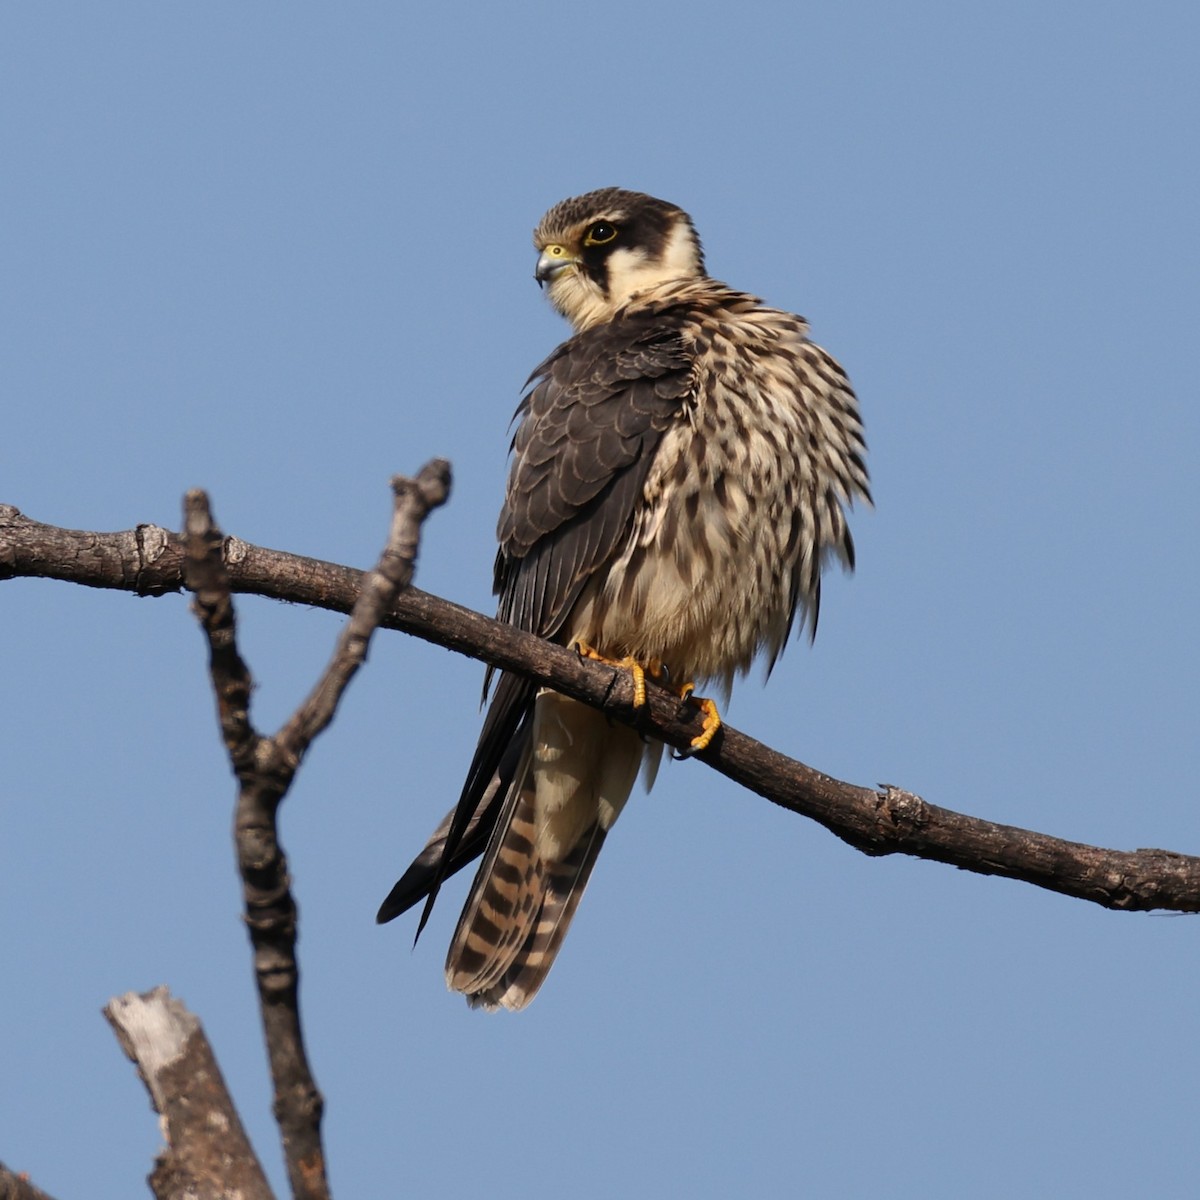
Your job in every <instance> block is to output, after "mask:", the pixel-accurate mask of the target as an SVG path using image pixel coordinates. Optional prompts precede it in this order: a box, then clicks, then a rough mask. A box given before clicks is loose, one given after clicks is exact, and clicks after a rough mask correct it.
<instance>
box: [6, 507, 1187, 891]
mask: <svg viewBox="0 0 1200 1200" xmlns="http://www.w3.org/2000/svg"><path fill="white" fill-rule="evenodd" d="M223 554H224V561H225V566H226V570H227V572H228V574H229V580H230V587H231V588H232V589H233V591H235V592H247V593H251V594H254V595H260V596H269V597H273V598H274V599H278V600H289V601H292V602H295V603H300V604H308V605H312V606H314V607H318V608H327V609H331V610H334V611H337V612H349V611H350V608H351V607H352V605H353V603H354V600H355V598H356V597H357V596H358V593H359V588H360V580H361V573H360V572H358V571H355V570H352V569H351V568H349V567H343V566H338V565H336V564H333V563H327V562H321V561H319V560H317V559H310V558H301V557H299V556H296V555H290V554H286V553H283V552H282V551H278V550H268V549H264V548H263V547H259V546H253V545H250V544H248V543H246V542H243V541H240V540H239V539H237V538H227V539H226V540H225V543H224V546H223ZM182 559H183V548H182V543H181V541H180V539H179V537H178V535H176V534H173V533H170V532H168V531H167V530H165V529H161V528H159V527H157V526H151V525H140V526H138V527H137V529H134V530H129V531H126V532H123V533H109V534H101V533H85V532H80V531H76V530H67V529H59V528H57V527H54V526H48V525H40V524H38V523H37V522H35V521H31V520H29V519H28V518H27V517H24V516H22V515H21V514H20V513H19V512H18V511H17V510H16V509H14V508H6V507H4V506H0V579H3V578H5V577H6V576H7V577H15V576H31V577H41V578H52V579H62V580H67V581H70V582H73V583H80V584H85V585H87V586H91V587H107V588H119V589H122V590H124V591H131V592H135V593H137V594H139V595H162V594H164V593H167V592H174V591H179V590H180V589H181V587H182V578H183V576H182ZM382 624H383V625H384V626H386V627H389V628H393V629H400V630H403V631H404V632H405V633H409V634H413V635H414V636H416V637H420V638H424V639H425V640H427V641H431V642H434V643H435V644H437V645H440V646H444V647H446V648H448V649H451V650H455V651H457V652H458V653H460V654H466V655H469V656H470V657H472V658H478V659H481V660H483V661H485V662H489V663H491V664H493V665H494V666H498V667H501V668H503V669H504V670H511V671H516V672H518V673H520V674H523V675H525V676H527V677H529V678H531V679H536V680H537V681H538V682H540V683H544V684H546V685H547V686H549V687H553V688H555V689H556V690H558V691H560V692H563V693H565V694H566V695H569V696H573V697H574V698H575V699H577V700H582V701H584V702H585V703H587V704H591V705H593V706H594V707H596V708H600V709H603V710H604V711H605V712H607V713H609V714H611V715H612V716H613V718H614V719H616V720H623V721H626V722H629V723H635V724H639V726H640V727H641V728H644V729H645V730H646V731H647V732H650V733H653V734H654V736H656V737H659V738H661V739H662V740H663V741H665V742H667V743H668V744H669V745H671V746H675V747H679V748H682V747H684V746H686V745H687V744H688V743H689V741H690V740H691V738H692V737H694V736H695V735H696V734H697V733H698V732H699V730H700V720H699V717H698V716H697V715H696V714H695V711H694V710H693V709H692V708H691V707H690V706H688V705H683V706H680V704H679V701H678V700H677V699H676V698H675V697H674V696H672V695H671V693H669V692H666V691H664V690H662V689H659V688H655V687H653V686H651V687H650V688H648V692H649V698H650V703H649V711H648V712H647V713H646V715H645V716H644V717H643V718H642V719H641V721H640V723H639V722H638V721H636V720H635V718H634V716H633V714H632V711H631V700H632V688H631V686H630V684H629V682H628V679H627V678H626V677H625V675H624V673H615V672H614V671H613V670H612V669H611V668H609V667H605V666H603V665H601V664H598V663H593V662H588V661H585V660H581V659H580V658H579V657H578V656H577V655H575V654H574V653H572V652H571V651H570V650H566V649H563V648H562V647H560V646H554V645H551V644H550V643H548V642H543V641H541V640H539V639H538V638H535V637H532V636H531V635H529V634H525V633H522V632H520V631H519V630H516V629H513V628H512V627H510V626H507V625H503V624H500V623H499V622H496V621H493V620H490V619H489V618H487V617H484V616H482V615H480V614H479V613H475V612H472V611H470V610H469V609H465V608H462V607H460V606H459V605H456V604H452V603H450V602H449V601H447V600H441V599H439V598H438V597H436V596H430V595H428V594H426V593H423V592H420V591H418V590H417V589H415V588H410V589H409V590H408V591H406V592H405V593H404V594H403V595H401V596H400V597H399V598H398V599H397V601H396V603H395V604H394V605H393V607H392V610H391V613H390V615H389V616H388V617H387V618H386V619H385V620H384V621H383V622H382ZM698 757H699V758H700V759H701V760H702V761H703V762H706V763H707V764H708V765H709V766H711V767H713V768H714V769H715V770H717V771H720V772H721V773H722V774H724V775H726V776H728V777H729V778H730V779H733V780H735V781H736V782H738V783H741V784H743V785H744V786H745V787H747V788H749V789H750V790H752V791H754V792H757V793H758V794H759V795H761V796H764V797H765V798H766V799H768V800H770V801H772V802H773V803H775V804H778V805H781V806H782V807H783V808H786V809H788V810H790V811H792V812H796V813H800V814H802V815H804V816H807V817H811V818H812V819H813V820H815V821H818V822H820V823H821V824H822V825H824V826H825V827H826V828H827V829H829V830H830V831H831V832H833V833H835V834H836V835H837V836H838V837H840V838H842V839H844V840H845V841H847V842H849V843H850V844H851V845H853V846H856V847H857V848H858V849H860V850H862V851H863V852H864V853H867V854H875V855H883V854H908V855H912V856H913V857H916V858H926V859H932V860H935V861H938V862H944V863H949V864H951V865H953V866H956V867H961V868H962V869H964V870H968V871H974V872H977V873H980V874H984V875H1001V876H1004V877H1006V878H1010V879H1020V880H1024V881H1025V882H1026V883H1031V884H1034V885H1036V886H1038V887H1042V888H1047V889H1049V890H1051V891H1055V892H1060V893H1062V894H1063V895H1066V896H1073V897H1077V898H1079V899H1083V900H1090V901H1092V902H1093V903H1095V904H1100V905H1102V906H1104V907H1106V908H1113V909H1123V910H1129V911H1146V910H1150V909H1168V910H1173V911H1176V912H1200V858H1197V857H1192V856H1189V855H1184V854H1177V853H1174V852H1171V851H1167V850H1132V851H1120V850H1105V849H1101V848H1099V847H1095V846H1088V845H1084V844H1082V843H1079V842H1069V841H1064V840H1062V839H1060V838H1055V837H1050V836H1049V835H1047V834H1042V833H1036V832H1033V831H1032V830H1027V829H1019V828H1016V827H1015V826H1011V825H998V824H995V823H993V822H991V821H985V820H983V819H981V818H978V817H969V816H965V815H963V814H961V813H957V812H953V811H951V810H950V809H945V808H938V807H937V806H935V805H932V804H928V803H926V802H925V801H924V800H922V799H921V798H920V797H919V796H916V795H914V794H912V793H911V792H906V791H903V790H902V789H900V788H894V787H882V788H880V789H879V790H874V789H871V788H864V787H857V786H855V785H853V784H849V783H843V782H840V781H839V780H836V779H833V778H831V777H830V776H828V775H825V774H822V773H821V772H820V771H817V770H814V769H813V768H812V767H808V766H805V765H804V764H803V763H800V762H797V761H795V760H794V759H790V758H787V757H786V756H785V755H782V754H780V753H778V752H777V751H775V750H772V749H770V748H769V747H767V746H764V745H762V744H761V743H759V742H756V741H754V740H753V739H752V738H749V737H747V736H746V735H745V734H742V733H739V732H738V731H737V730H735V729H733V728H731V727H729V726H725V727H723V728H722V734H721V736H720V737H719V738H718V739H717V740H716V741H715V742H714V744H713V745H712V746H711V747H710V748H709V749H708V750H707V751H705V752H704V753H703V754H701V755H699V756H698Z"/></svg>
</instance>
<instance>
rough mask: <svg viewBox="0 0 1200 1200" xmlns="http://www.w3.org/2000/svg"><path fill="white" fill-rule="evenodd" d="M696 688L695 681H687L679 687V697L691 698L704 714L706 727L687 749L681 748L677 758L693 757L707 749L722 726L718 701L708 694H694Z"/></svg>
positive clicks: (683, 698)
mask: <svg viewBox="0 0 1200 1200" xmlns="http://www.w3.org/2000/svg"><path fill="white" fill-rule="evenodd" d="M695 690H696V685H695V684H694V683H685V684H684V685H683V687H681V688H680V689H679V698H680V699H681V700H691V702H692V703H693V704H694V705H696V707H697V708H698V709H699V710H700V711H701V712H702V713H703V714H704V728H703V729H701V731H700V732H699V733H698V734H697V735H696V736H695V737H694V738H692V742H691V745H690V746H688V748H687V749H686V750H681V751H679V753H677V754H676V755H675V757H676V758H691V757H692V755H693V754H699V753H700V751H701V750H707V749H708V747H709V746H711V745H712V740H713V738H715V737H716V736H717V730H718V729H720V728H721V714H720V713H719V712H718V711H717V705H716V702H715V701H713V700H710V699H709V698H708V697H707V696H694V695H692V693H693V692H694V691H695Z"/></svg>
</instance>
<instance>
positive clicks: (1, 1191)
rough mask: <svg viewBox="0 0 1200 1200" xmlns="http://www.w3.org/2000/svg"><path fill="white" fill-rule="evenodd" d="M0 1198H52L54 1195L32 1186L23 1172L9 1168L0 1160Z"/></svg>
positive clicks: (30, 1199) (51, 1199)
mask: <svg viewBox="0 0 1200 1200" xmlns="http://www.w3.org/2000/svg"><path fill="white" fill-rule="evenodd" d="M0 1200H54V1197H53V1196H51V1195H50V1194H49V1193H48V1192H43V1191H42V1189H41V1188H39V1187H34V1186H33V1184H32V1183H30V1182H29V1177H28V1176H27V1175H25V1174H24V1173H18V1172H17V1171H12V1170H9V1168H8V1167H6V1166H5V1165H4V1164H3V1163H2V1162H0Z"/></svg>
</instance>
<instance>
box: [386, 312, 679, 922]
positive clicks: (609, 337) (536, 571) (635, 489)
mask: <svg viewBox="0 0 1200 1200" xmlns="http://www.w3.org/2000/svg"><path fill="white" fill-rule="evenodd" d="M683 317H684V311H683V310H682V309H672V308H663V309H659V310H650V311H642V312H639V313H636V314H630V315H626V316H624V317H618V318H617V319H616V320H614V321H612V322H610V323H608V324H606V325H603V326H600V327H598V328H596V329H592V330H587V331H585V332H583V333H580V334H577V335H576V336H575V337H573V338H571V339H570V340H569V341H567V342H564V343H563V344H562V345H561V346H559V347H558V349H557V350H555V351H554V353H553V354H551V355H550V357H549V358H547V359H546V360H545V362H543V363H542V364H541V365H540V366H539V367H538V368H537V369H536V370H535V371H534V373H533V374H532V375H531V376H530V380H529V382H530V383H531V384H532V387H531V388H530V390H529V391H528V392H527V393H526V395H525V397H524V399H523V400H522V401H521V404H520V406H519V408H518V409H517V417H518V418H519V420H520V424H519V426H518V428H517V432H516V436H515V437H514V439H513V445H512V455H513V458H512V466H511V468H510V470H509V477H508V490H507V495H506V497H505V502H504V507H503V509H502V510H501V513H500V521H499V527H498V530H497V533H498V537H499V541H500V550H499V553H498V554H497V556H496V569H495V588H496V592H497V594H498V595H499V597H500V603H499V611H498V614H497V615H498V616H499V618H500V619H501V620H503V621H508V622H510V623H511V624H513V625H516V626H518V627H519V628H521V629H525V630H528V631H529V632H531V633H536V634H539V635H540V636H542V637H553V636H554V635H555V634H556V633H557V632H558V631H559V630H560V629H561V628H562V625H563V622H564V621H565V620H566V618H567V615H568V614H569V613H570V611H571V606H572V605H573V604H574V603H575V601H576V599H577V598H578V596H579V593H580V591H581V590H582V588H583V586H584V584H585V583H586V582H587V580H588V579H589V578H590V577H591V576H592V575H593V574H594V573H595V572H596V571H597V570H599V569H601V568H602V567H603V566H604V564H605V563H607V562H608V561H609V560H611V559H612V558H613V557H615V556H616V555H617V554H618V553H619V551H620V549H621V547H622V545H623V542H624V539H625V537H626V536H627V535H628V533H629V530H630V526H631V523H632V521H633V517H634V513H635V510H636V508H637V504H638V500H639V498H640V496H641V494H642V489H643V487H644V485H645V481H646V475H647V473H648V472H649V469H650V464H651V462H652V461H653V458H654V452H655V450H656V448H657V446H658V442H659V439H660V438H661V437H662V434H663V432H664V431H665V430H666V429H667V428H668V426H669V425H670V424H671V422H672V421H673V420H675V419H676V418H677V417H678V415H679V413H680V412H681V411H682V410H683V409H684V408H685V407H686V406H687V405H688V403H689V402H690V400H691V398H692V395H693V360H692V356H691V353H690V351H689V348H688V346H687V344H686V343H685V341H684V338H683V335H682V333H681V327H682V325H683ZM491 676H492V670H491V668H489V669H488V673H487V680H488V681H490V679H491ZM484 690H485V694H486V691H487V682H486V681H485V685H484ZM535 694H536V689H535V688H534V686H533V685H532V684H530V683H528V682H527V681H525V680H523V679H520V678H518V677H516V676H512V675H501V676H500V680H499V683H498V686H497V688H496V693H495V696H494V698H493V700H492V703H491V705H490V706H489V708H488V713H487V716H486V718H485V719H484V725H483V730H482V733H481V735H480V739H479V744H478V745H477V747H476V749H475V755H474V757H473V759H472V760H471V766H470V769H469V770H468V772H467V779H466V782H465V783H464V785H463V790H462V794H461V796H460V797H459V801H458V804H457V805H456V807H455V808H454V810H453V813H452V814H450V815H448V818H447V821H443V823H442V825H440V826H439V827H438V830H437V831H436V832H435V834H434V836H433V838H432V839H431V840H430V843H429V845H428V846H427V847H426V849H425V850H424V851H422V853H421V855H419V856H418V858H417V859H416V861H414V863H413V865H412V866H411V867H410V868H409V869H408V871H407V872H405V874H404V876H403V878H402V879H401V880H400V881H399V882H398V883H397V884H396V886H395V887H394V888H393V889H392V891H391V893H390V894H389V895H388V897H387V899H386V900H385V901H384V903H383V905H382V906H381V908H380V910H379V915H378V917H377V919H378V920H379V921H381V922H382V921H389V920H391V919H392V918H393V917H395V916H398V915H399V914H400V913H402V912H404V911H405V910H406V909H408V908H411V907H412V905H414V904H415V903H417V901H419V900H421V899H422V898H423V897H428V899H427V900H426V903H425V909H424V911H423V913H422V915H421V921H420V925H419V927H418V936H419V934H420V930H421V929H423V928H424V926H425V922H426V920H427V919H428V916H429V913H430V911H431V909H432V907H433V902H434V900H435V898H436V896H437V892H438V889H439V887H440V886H441V884H442V881H443V880H444V879H445V878H447V876H449V875H450V874H453V873H454V872H455V871H457V870H459V869H460V868H461V867H463V866H465V865H466V864H467V863H468V862H470V861H471V859H473V858H475V857H477V856H478V855H479V854H480V853H481V852H482V850H483V848H484V847H485V846H486V845H487V844H488V841H489V839H490V837H491V833H492V830H493V829H494V828H495V825H496V822H497V818H498V817H499V815H500V813H501V811H502V809H503V808H504V807H505V802H506V799H507V793H508V791H509V788H510V787H511V785H512V783H513V778H512V777H513V774H514V767H515V764H516V763H517V762H518V761H519V760H520V757H521V753H522V750H523V748H524V743H525V741H526V740H527V739H528V737H529V724H530V722H529V719H528V718H529V714H530V711H531V708H532V705H533V699H534V696H535ZM497 777H498V778H499V784H498V786H497V785H496V780H497Z"/></svg>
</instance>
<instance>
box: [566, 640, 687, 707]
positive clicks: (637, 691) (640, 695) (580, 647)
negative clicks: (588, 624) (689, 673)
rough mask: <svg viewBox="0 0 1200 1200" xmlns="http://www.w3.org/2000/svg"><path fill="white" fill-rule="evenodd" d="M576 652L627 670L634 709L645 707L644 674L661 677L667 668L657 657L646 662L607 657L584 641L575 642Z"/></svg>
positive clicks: (654, 677)
mask: <svg viewBox="0 0 1200 1200" xmlns="http://www.w3.org/2000/svg"><path fill="white" fill-rule="evenodd" d="M575 650H576V653H578V654H579V656H580V657H581V658H590V659H591V660H592V661H593V662H600V663H604V664H605V665H606V666H609V667H616V668H618V669H619V670H624V671H628V672H629V674H630V675H631V676H632V677H633V707H634V709H635V710H637V709H641V708H645V707H646V675H647V674H649V676H650V678H651V679H655V680H658V679H663V678H664V677H665V676H666V673H667V669H666V667H665V666H663V664H662V663H661V662H659V661H658V660H657V659H655V660H652V661H650V662H647V663H640V662H638V660H637V659H636V658H630V657H628V656H626V657H625V658H609V657H608V656H607V655H606V654H601V653H600V651H599V650H594V649H593V648H592V647H591V646H589V645H588V644H587V643H586V642H576V643H575Z"/></svg>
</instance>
